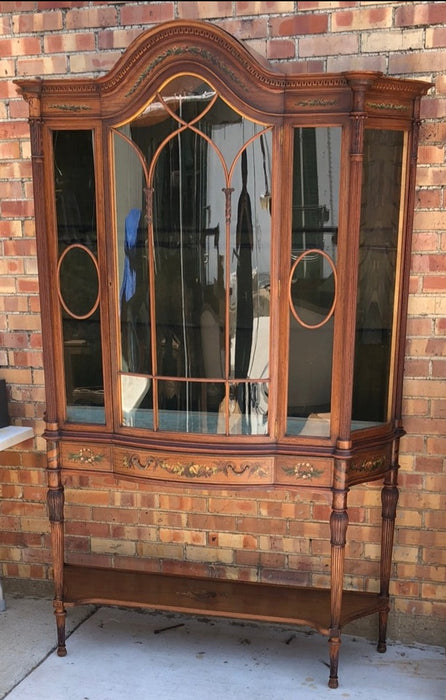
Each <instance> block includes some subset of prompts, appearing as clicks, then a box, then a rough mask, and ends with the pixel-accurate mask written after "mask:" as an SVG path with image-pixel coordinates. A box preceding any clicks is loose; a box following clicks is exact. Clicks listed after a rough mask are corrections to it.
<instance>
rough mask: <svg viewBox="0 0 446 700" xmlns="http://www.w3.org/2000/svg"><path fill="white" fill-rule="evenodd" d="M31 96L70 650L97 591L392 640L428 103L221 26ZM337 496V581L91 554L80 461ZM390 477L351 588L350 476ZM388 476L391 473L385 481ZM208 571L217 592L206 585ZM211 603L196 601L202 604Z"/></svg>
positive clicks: (186, 29)
mask: <svg viewBox="0 0 446 700" xmlns="http://www.w3.org/2000/svg"><path fill="white" fill-rule="evenodd" d="M17 83H18V85H19V88H20V90H21V91H22V93H23V96H24V98H25V99H26V100H27V101H28V103H29V108H30V130H31V146H32V160H33V181H34V192H35V215H36V234H37V244H38V263H39V280H40V290H41V292H40V293H41V302H42V324H43V340H44V362H45V377H46V393H47V415H46V431H45V437H46V439H47V441H48V478H49V491H48V503H49V513H50V521H51V529H52V539H53V552H54V574H55V611H56V618H57V623H58V640H59V642H58V644H59V646H58V651H59V654H60V655H63V654H65V653H66V649H65V608H66V606H67V605H73V604H83V603H87V602H95V603H101V604H103V603H111V604H125V605H135V606H147V607H152V608H158V609H171V610H181V611H187V612H192V613H206V614H215V615H225V616H233V617H239V618H247V619H255V620H269V621H274V622H286V623H296V624H309V625H311V626H313V627H314V628H316V629H317V630H319V631H320V632H321V633H322V634H325V635H327V636H328V638H329V650H330V680H329V685H330V687H337V683H338V680H337V678H338V675H337V667H338V655H339V642H340V635H341V629H342V627H343V626H344V625H345V624H346V623H347V622H350V621H352V620H354V619H356V618H359V617H363V616H366V615H370V614H372V613H378V614H379V620H380V631H379V650H380V651H384V650H385V635H386V622H387V614H388V610H389V577H390V569H391V550H392V541H393V528H394V520H395V509H396V504H397V498H398V489H397V470H398V448H399V439H400V437H401V435H402V434H403V427H402V425H401V386H402V364H403V351H404V333H405V316H406V308H407V287H408V258H409V250H410V233H411V224H412V210H413V198H414V178H415V168H416V152H417V133H418V126H419V102H420V98H421V96H422V95H423V94H424V93H425V92H426V91H427V89H428V87H429V85H428V84H426V83H422V82H420V81H415V80H405V81H404V80H399V79H394V78H388V77H385V76H383V75H382V74H381V73H378V72H366V71H352V72H344V73H341V74H321V75H313V74H298V75H292V74H281V73H280V72H279V71H277V70H276V69H273V67H272V66H265V65H264V62H263V61H261V60H260V59H257V58H256V57H254V56H253V55H252V54H251V53H250V52H249V51H248V50H247V49H246V48H245V47H244V46H243V45H242V44H240V43H239V42H238V41H237V40H235V39H234V38H233V37H232V36H230V35H229V34H227V33H226V32H225V31H223V30H222V29H220V28H219V27H217V26H214V25H212V24H208V23H200V22H181V21H174V22H170V23H167V24H164V25H160V26H158V27H156V28H155V29H152V30H150V31H148V32H144V33H142V34H141V35H140V36H139V37H138V38H137V39H136V40H135V41H134V42H133V43H132V44H131V45H130V47H129V48H128V50H127V51H126V52H125V53H124V54H123V56H122V57H121V58H120V59H119V61H118V63H117V64H116V66H115V67H114V68H113V69H112V70H111V71H110V72H109V73H108V74H107V75H105V76H103V77H100V78H96V79H93V78H92V79H73V78H68V77H67V78H64V79H57V80H56V79H52V80H50V79H48V80H40V79H39V80H32V79H24V80H20V81H17ZM76 470H83V471H84V472H88V473H90V474H91V475H92V477H93V476H94V474H100V475H103V474H105V473H111V474H114V475H116V476H119V478H126V479H135V480H139V481H140V482H141V484H143V485H144V486H142V488H146V489H148V490H150V489H156V488H159V484H160V480H161V481H163V480H164V481H166V482H175V483H177V484H181V483H183V484H185V485H187V487H188V488H189V487H191V486H192V485H193V486H196V487H197V488H214V489H220V488H225V489H227V488H231V487H233V486H235V487H237V488H239V489H240V488H243V487H245V486H246V487H248V488H249V487H251V486H252V485H256V486H258V487H259V486H260V487H261V486H264V487H268V488H274V486H279V487H280V488H282V489H283V488H285V489H290V491H293V492H294V491H298V490H299V489H305V488H308V487H309V486H310V487H311V488H318V489H323V490H325V491H328V492H330V493H331V494H332V513H331V518H330V522H329V523H327V537H328V538H329V539H330V542H331V551H332V555H331V562H332V566H331V587H330V588H327V589H323V588H303V587H298V586H293V585H287V586H277V585H270V584H266V583H258V584H252V583H247V582H244V581H222V580H220V581H218V580H205V581H203V580H202V579H194V578H192V577H186V576H184V577H181V576H169V575H164V574H151V573H148V571H147V572H146V571H144V569H143V568H142V567H141V564H139V565H138V567H136V566H135V570H134V571H133V570H125V571H123V570H119V569H100V568H98V567H95V566H91V567H89V566H84V567H82V566H74V565H70V564H66V563H65V556H64V524H63V523H64V508H63V504H64V489H63V478H64V477H63V475H64V474H65V473H70V472H72V471H76ZM365 482H377V483H381V486H382V502H383V520H382V551H381V590H380V592H379V594H375V593H369V592H364V591H351V590H344V587H343V566H344V555H345V543H346V533H347V525H348V503H347V494H348V491H349V489H350V488H351V487H352V486H354V485H355V484H359V483H365ZM371 486H373V483H372V484H371ZM203 587H205V588H206V590H209V595H208V596H204V597H203V596H201V595H199V591H200V590H202V589H203ZM185 601H188V602H185Z"/></svg>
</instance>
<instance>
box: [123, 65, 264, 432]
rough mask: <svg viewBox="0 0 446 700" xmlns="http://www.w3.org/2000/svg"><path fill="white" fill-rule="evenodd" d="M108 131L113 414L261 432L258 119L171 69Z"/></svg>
mask: <svg viewBox="0 0 446 700" xmlns="http://www.w3.org/2000/svg"><path fill="white" fill-rule="evenodd" d="M113 134H114V136H113V140H114V144H113V145H114V163H115V202H116V221H117V241H118V270H119V280H118V284H119V289H120V296H121V317H120V318H121V324H120V325H121V359H120V367H121V388H122V401H123V404H122V418H121V420H122V424H123V425H134V426H136V427H144V428H149V429H153V430H162V431H175V432H189V433H208V434H218V433H226V434H248V435H250V434H267V433H268V393H269V392H268V386H269V327H270V299H269V294H270V292H269V289H270V248H271V211H270V191H269V187H270V170H271V163H270V157H271V132H270V129H268V128H267V127H264V126H263V125H261V124H257V123H254V122H252V121H250V120H248V119H246V118H244V117H242V116H240V115H239V114H238V113H236V112H235V111H234V110H233V109H232V108H231V107H229V106H228V105H227V104H226V103H225V102H224V101H223V100H222V99H221V98H219V97H218V95H217V94H216V93H215V91H214V90H213V89H212V87H211V86H210V85H209V84H207V83H205V82H203V81H201V80H200V79H199V78H197V77H195V76H190V75H182V76H179V77H177V78H174V79H172V80H171V81H169V82H168V83H167V84H166V85H165V86H164V87H163V88H162V90H161V91H160V92H159V93H157V94H156V95H155V97H154V99H153V100H152V102H151V103H150V104H148V105H147V107H146V109H145V110H144V111H143V112H142V113H141V114H140V115H139V116H138V117H137V118H136V119H134V120H133V121H132V122H131V123H129V124H127V125H124V126H122V127H119V129H115V130H113ZM129 217H131V218H132V222H129V220H128V219H129ZM129 223H131V224H132V225H131V226H130V228H129ZM133 391H134V392H135V393H134V396H133V394H132V392H133Z"/></svg>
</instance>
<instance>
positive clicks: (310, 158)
mask: <svg viewBox="0 0 446 700" xmlns="http://www.w3.org/2000/svg"><path fill="white" fill-rule="evenodd" d="M340 152H341V129H340V128H339V127H317V128H312V127H305V128H296V129H295V131H294V160H293V218H292V242H291V254H290V275H289V287H288V293H289V307H290V335H289V374H288V404H287V434H288V435H312V436H321V437H328V436H329V435H330V410H331V375H332V350H333V322H334V321H333V318H334V309H335V303H336V293H337V289H336V257H337V255H336V253H337V231H338V215H339V176H340Z"/></svg>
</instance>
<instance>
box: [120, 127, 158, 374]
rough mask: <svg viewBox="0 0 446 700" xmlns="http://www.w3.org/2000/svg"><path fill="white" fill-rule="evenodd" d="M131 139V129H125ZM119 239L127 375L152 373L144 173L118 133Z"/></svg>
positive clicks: (122, 347)
mask: <svg viewBox="0 0 446 700" xmlns="http://www.w3.org/2000/svg"><path fill="white" fill-rule="evenodd" d="M122 131H123V134H124V136H127V138H129V133H130V132H129V129H128V128H126V129H123V130H122ZM114 149H115V151H114V153H115V184H116V193H115V201H116V227H117V230H116V236H117V251H118V273H119V297H120V298H119V310H120V322H121V353H122V358H121V363H122V370H123V371H124V372H134V373H140V374H143V373H146V374H150V373H151V355H150V310H149V283H148V253H147V220H146V216H145V206H144V172H143V168H142V164H141V159H140V157H139V154H138V151H137V150H136V149H135V146H134V145H133V144H132V143H131V141H130V142H129V141H127V140H126V139H125V138H122V137H121V135H119V134H115V139H114Z"/></svg>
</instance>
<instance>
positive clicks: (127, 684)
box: [0, 599, 446, 700]
mask: <svg viewBox="0 0 446 700" xmlns="http://www.w3.org/2000/svg"><path fill="white" fill-rule="evenodd" d="M6 614H7V616H8V618H9V619H8V620H7V622H6V623H5V618H4V617H3V616H4V615H5V613H2V614H1V615H0V644H1V646H0V648H1V650H2V651H1V656H2V663H1V667H2V673H1V675H0V678H1V686H0V698H7V699H8V700H118V699H119V700H121V699H124V698H129V699H130V700H151V699H152V698H156V699H157V700H242V699H243V700H245V699H246V698H256V700H286V699H288V698H290V699H292V700H322V699H323V700H327V699H330V700H331V699H333V700H336V699H337V698H339V700H345V698H349V699H351V700H383V698H385V697H388V698H391V699H392V700H403V699H404V700H445V698H446V694H445V688H446V666H445V654H444V649H443V648H442V647H432V646H425V645H410V646H407V645H401V644H389V645H388V651H387V653H386V654H378V653H377V652H376V648H375V644H373V643H372V642H369V641H367V640H365V639H361V638H359V637H353V636H350V635H344V636H343V642H342V647H341V658H340V669H339V680H340V683H339V688H338V689H337V690H330V689H329V688H328V687H327V681H328V673H329V671H328V666H327V662H328V644H327V640H326V638H325V637H322V636H321V635H320V634H318V633H317V632H308V631H302V630H299V629H298V628H289V627H286V628H284V627H276V626H271V625H266V624H254V623H246V622H235V621H230V620H222V619H218V620H217V619H210V618H197V617H191V616H185V615H177V614H169V613H165V614H164V613H155V612H148V611H139V610H127V609H122V608H107V607H101V608H98V609H95V608H93V607H85V608H74V609H70V610H69V611H68V625H69V629H70V630H72V631H71V633H70V636H69V638H68V640H67V650H68V655H67V656H66V657H64V658H59V657H58V656H57V655H56V653H51V652H52V651H53V650H54V648H55V621H54V616H53V615H52V614H51V603H50V601H42V600H40V601H39V600H36V599H22V600H19V599H9V600H8V605H7V613H6ZM19 621H20V622H19ZM16 623H17V624H16ZM11 624H12V627H11V626H10V625H11ZM8 628H9V631H8ZM5 669H9V671H7V670H6V671H5Z"/></svg>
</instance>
